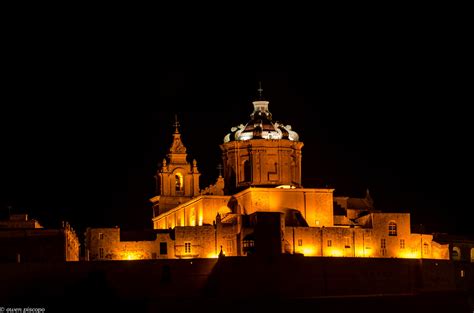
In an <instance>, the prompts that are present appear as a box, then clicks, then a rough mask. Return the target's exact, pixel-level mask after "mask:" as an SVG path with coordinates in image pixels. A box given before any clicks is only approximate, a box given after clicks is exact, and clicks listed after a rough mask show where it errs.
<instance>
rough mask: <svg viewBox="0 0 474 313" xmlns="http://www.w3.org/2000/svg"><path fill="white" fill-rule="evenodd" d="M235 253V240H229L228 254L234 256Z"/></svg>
mask: <svg viewBox="0 0 474 313" xmlns="http://www.w3.org/2000/svg"><path fill="white" fill-rule="evenodd" d="M233 251H234V241H233V240H227V251H226V252H227V254H232V253H233Z"/></svg>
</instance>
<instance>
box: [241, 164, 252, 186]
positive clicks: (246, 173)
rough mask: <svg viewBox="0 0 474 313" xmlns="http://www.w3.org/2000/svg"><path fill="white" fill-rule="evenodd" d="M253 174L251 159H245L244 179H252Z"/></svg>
mask: <svg viewBox="0 0 474 313" xmlns="http://www.w3.org/2000/svg"><path fill="white" fill-rule="evenodd" d="M251 176H252V173H251V168H250V161H249V160H245V161H244V179H243V181H250V178H251Z"/></svg>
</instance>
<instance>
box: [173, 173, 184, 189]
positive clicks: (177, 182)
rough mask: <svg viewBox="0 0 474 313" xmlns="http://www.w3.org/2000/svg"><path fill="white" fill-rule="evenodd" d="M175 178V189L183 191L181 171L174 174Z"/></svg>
mask: <svg viewBox="0 0 474 313" xmlns="http://www.w3.org/2000/svg"><path fill="white" fill-rule="evenodd" d="M174 179H175V186H176V191H179V192H181V191H183V175H181V173H178V174H176V175H175V176H174Z"/></svg>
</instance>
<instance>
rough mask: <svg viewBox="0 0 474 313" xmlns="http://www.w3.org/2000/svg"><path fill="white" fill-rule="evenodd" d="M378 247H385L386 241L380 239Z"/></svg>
mask: <svg viewBox="0 0 474 313" xmlns="http://www.w3.org/2000/svg"><path fill="white" fill-rule="evenodd" d="M380 248H382V249H385V248H387V241H386V240H385V239H381V240H380Z"/></svg>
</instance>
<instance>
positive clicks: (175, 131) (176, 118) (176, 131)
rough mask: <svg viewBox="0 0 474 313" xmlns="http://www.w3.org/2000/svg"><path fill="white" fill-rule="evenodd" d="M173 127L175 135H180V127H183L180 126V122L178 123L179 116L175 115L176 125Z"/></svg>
mask: <svg viewBox="0 0 474 313" xmlns="http://www.w3.org/2000/svg"><path fill="white" fill-rule="evenodd" d="M173 126H174V133H175V134H178V133H179V129H178V127H179V126H181V125H180V124H179V121H178V114H175V115H174V124H173Z"/></svg>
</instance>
